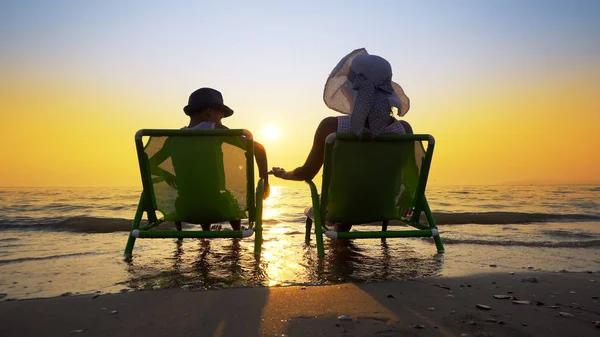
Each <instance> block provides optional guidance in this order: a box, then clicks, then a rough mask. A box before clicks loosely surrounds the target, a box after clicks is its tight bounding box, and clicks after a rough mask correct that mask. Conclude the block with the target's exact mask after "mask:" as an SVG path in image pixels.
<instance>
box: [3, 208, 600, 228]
mask: <svg viewBox="0 0 600 337" xmlns="http://www.w3.org/2000/svg"><path fill="white" fill-rule="evenodd" d="M434 218H435V220H436V223H437V224H438V225H440V226H448V225H465V224H475V225H510V224H517V225H524V224H530V223H540V222H588V221H600V216H597V215H587V214H546V213H515V212H482V213H470V212H467V213H443V212H440V213H434ZM305 219H306V217H305V216H303V215H298V216H291V217H285V218H283V219H277V218H275V219H265V220H264V224H265V225H270V224H278V223H282V222H286V223H292V224H298V225H304V222H305ZM422 221H425V217H422ZM131 222H132V220H129V219H124V218H102V217H86V216H81V217H69V218H26V217H16V218H6V217H3V218H0V230H49V231H72V232H82V233H112V232H121V231H129V230H130V229H131ZM172 228H173V226H172V224H170V223H167V224H165V225H163V226H160V229H172Z"/></svg>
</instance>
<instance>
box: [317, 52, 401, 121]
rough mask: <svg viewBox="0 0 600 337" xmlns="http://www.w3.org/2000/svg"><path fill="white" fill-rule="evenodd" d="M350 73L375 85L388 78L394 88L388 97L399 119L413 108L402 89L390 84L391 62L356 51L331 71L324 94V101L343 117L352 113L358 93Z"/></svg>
mask: <svg viewBox="0 0 600 337" xmlns="http://www.w3.org/2000/svg"><path fill="white" fill-rule="evenodd" d="M351 72H354V73H355V74H362V75H363V76H364V77H366V78H368V79H369V80H370V81H372V82H374V83H379V82H381V81H386V80H387V79H389V80H390V82H391V86H392V88H393V89H394V91H393V92H392V93H390V94H389V95H388V100H389V103H390V106H391V107H392V110H396V111H395V112H396V113H397V114H398V115H399V116H404V115H405V114H406V113H407V112H408V110H409V109H410V100H409V99H408V97H407V96H406V94H405V93H404V90H403V89H402V87H401V86H400V85H399V84H398V83H396V82H394V81H391V77H392V67H391V65H390V64H389V62H388V61H386V60H385V59H384V58H382V57H379V56H376V55H369V53H368V52H367V50H366V49H365V48H361V49H356V50H354V51H352V52H351V53H350V54H348V55H346V56H345V57H344V58H342V59H341V60H340V62H339V63H338V64H337V65H336V66H335V68H333V70H332V71H331V74H330V75H329V77H328V78H327V82H326V83H325V90H324V91H323V101H324V102H325V105H327V107H328V108H330V109H332V110H335V111H338V112H341V113H343V114H352V111H353V110H354V100H355V98H356V92H355V90H354V89H353V84H352V82H351V81H350V79H349V76H350V73H351ZM393 108H395V109H393Z"/></svg>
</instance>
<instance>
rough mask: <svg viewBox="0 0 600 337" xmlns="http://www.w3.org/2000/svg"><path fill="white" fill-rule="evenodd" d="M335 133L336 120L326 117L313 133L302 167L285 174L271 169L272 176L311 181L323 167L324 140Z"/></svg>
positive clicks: (278, 168) (281, 170)
mask: <svg viewBox="0 0 600 337" xmlns="http://www.w3.org/2000/svg"><path fill="white" fill-rule="evenodd" d="M336 132H337V118H336V117H327V118H325V119H323V120H322V121H321V124H319V127H317V131H316V132H315V138H314V141H313V145H312V148H311V150H310V153H309V154H308V158H306V162H304V165H302V166H300V167H298V168H296V169H294V170H292V171H289V172H286V170H284V169H282V168H280V167H273V171H272V172H273V175H275V176H276V177H278V178H281V179H286V180H311V179H312V178H314V177H315V176H316V175H317V173H319V170H320V169H321V166H323V155H324V153H325V139H326V138H327V136H329V135H330V134H332V133H336Z"/></svg>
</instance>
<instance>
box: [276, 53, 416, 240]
mask: <svg viewBox="0 0 600 337" xmlns="http://www.w3.org/2000/svg"><path fill="white" fill-rule="evenodd" d="M323 101H324V102H325V105H327V107H328V108H330V109H332V110H335V111H338V112H341V113H343V114H345V115H346V116H339V117H326V118H325V119H323V120H322V121H321V123H320V124H319V126H318V127H317V130H316V132H315V136H314V140H313V145H312V148H311V150H310V153H309V154H308V157H307V158H306V161H305V163H304V165H302V166H300V167H297V168H296V169H294V170H292V171H286V170H285V169H283V168H281V167H273V169H272V170H271V171H270V172H269V173H271V174H273V175H274V176H276V177H278V178H281V179H285V180H311V179H313V178H314V177H315V176H316V175H317V173H318V172H319V170H320V169H321V166H323V157H324V152H325V139H326V138H327V136H329V135H330V134H332V133H336V132H353V133H355V134H357V135H363V134H372V135H378V134H386V133H413V132H412V127H411V126H410V124H408V122H406V121H401V120H398V119H396V118H394V117H393V113H394V112H395V113H396V114H398V115H399V116H404V115H405V114H406V113H407V112H408V110H409V108H410V101H409V99H408V97H407V96H406V94H405V93H404V90H402V87H400V85H398V84H397V83H395V82H393V81H392V67H391V65H390V64H389V62H388V61H387V60H385V59H384V58H382V57H380V56H376V55H369V53H367V51H366V49H364V48H361V49H356V50H354V51H352V52H351V53H350V54H348V55H346V56H345V57H344V58H342V59H341V60H340V62H338V64H337V65H336V66H335V68H334V69H333V71H332V72H331V74H330V75H329V77H328V78H327V82H326V83H325V89H324V91H323ZM328 226H331V227H333V228H334V230H336V231H349V230H350V228H351V227H352V226H351V225H350V224H341V223H336V224H328Z"/></svg>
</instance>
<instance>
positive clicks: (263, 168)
mask: <svg viewBox="0 0 600 337" xmlns="http://www.w3.org/2000/svg"><path fill="white" fill-rule="evenodd" d="M215 129H221V130H229V128H228V127H226V126H225V125H223V124H215ZM241 137H242V139H245V138H246V137H245V136H241ZM232 145H234V146H240V145H241V144H232ZM254 158H255V160H256V165H258V176H259V177H261V178H262V179H263V181H264V195H263V199H267V198H268V197H269V194H271V188H270V186H269V173H268V165H267V151H266V150H265V147H264V146H262V144H260V143H259V142H254Z"/></svg>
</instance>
